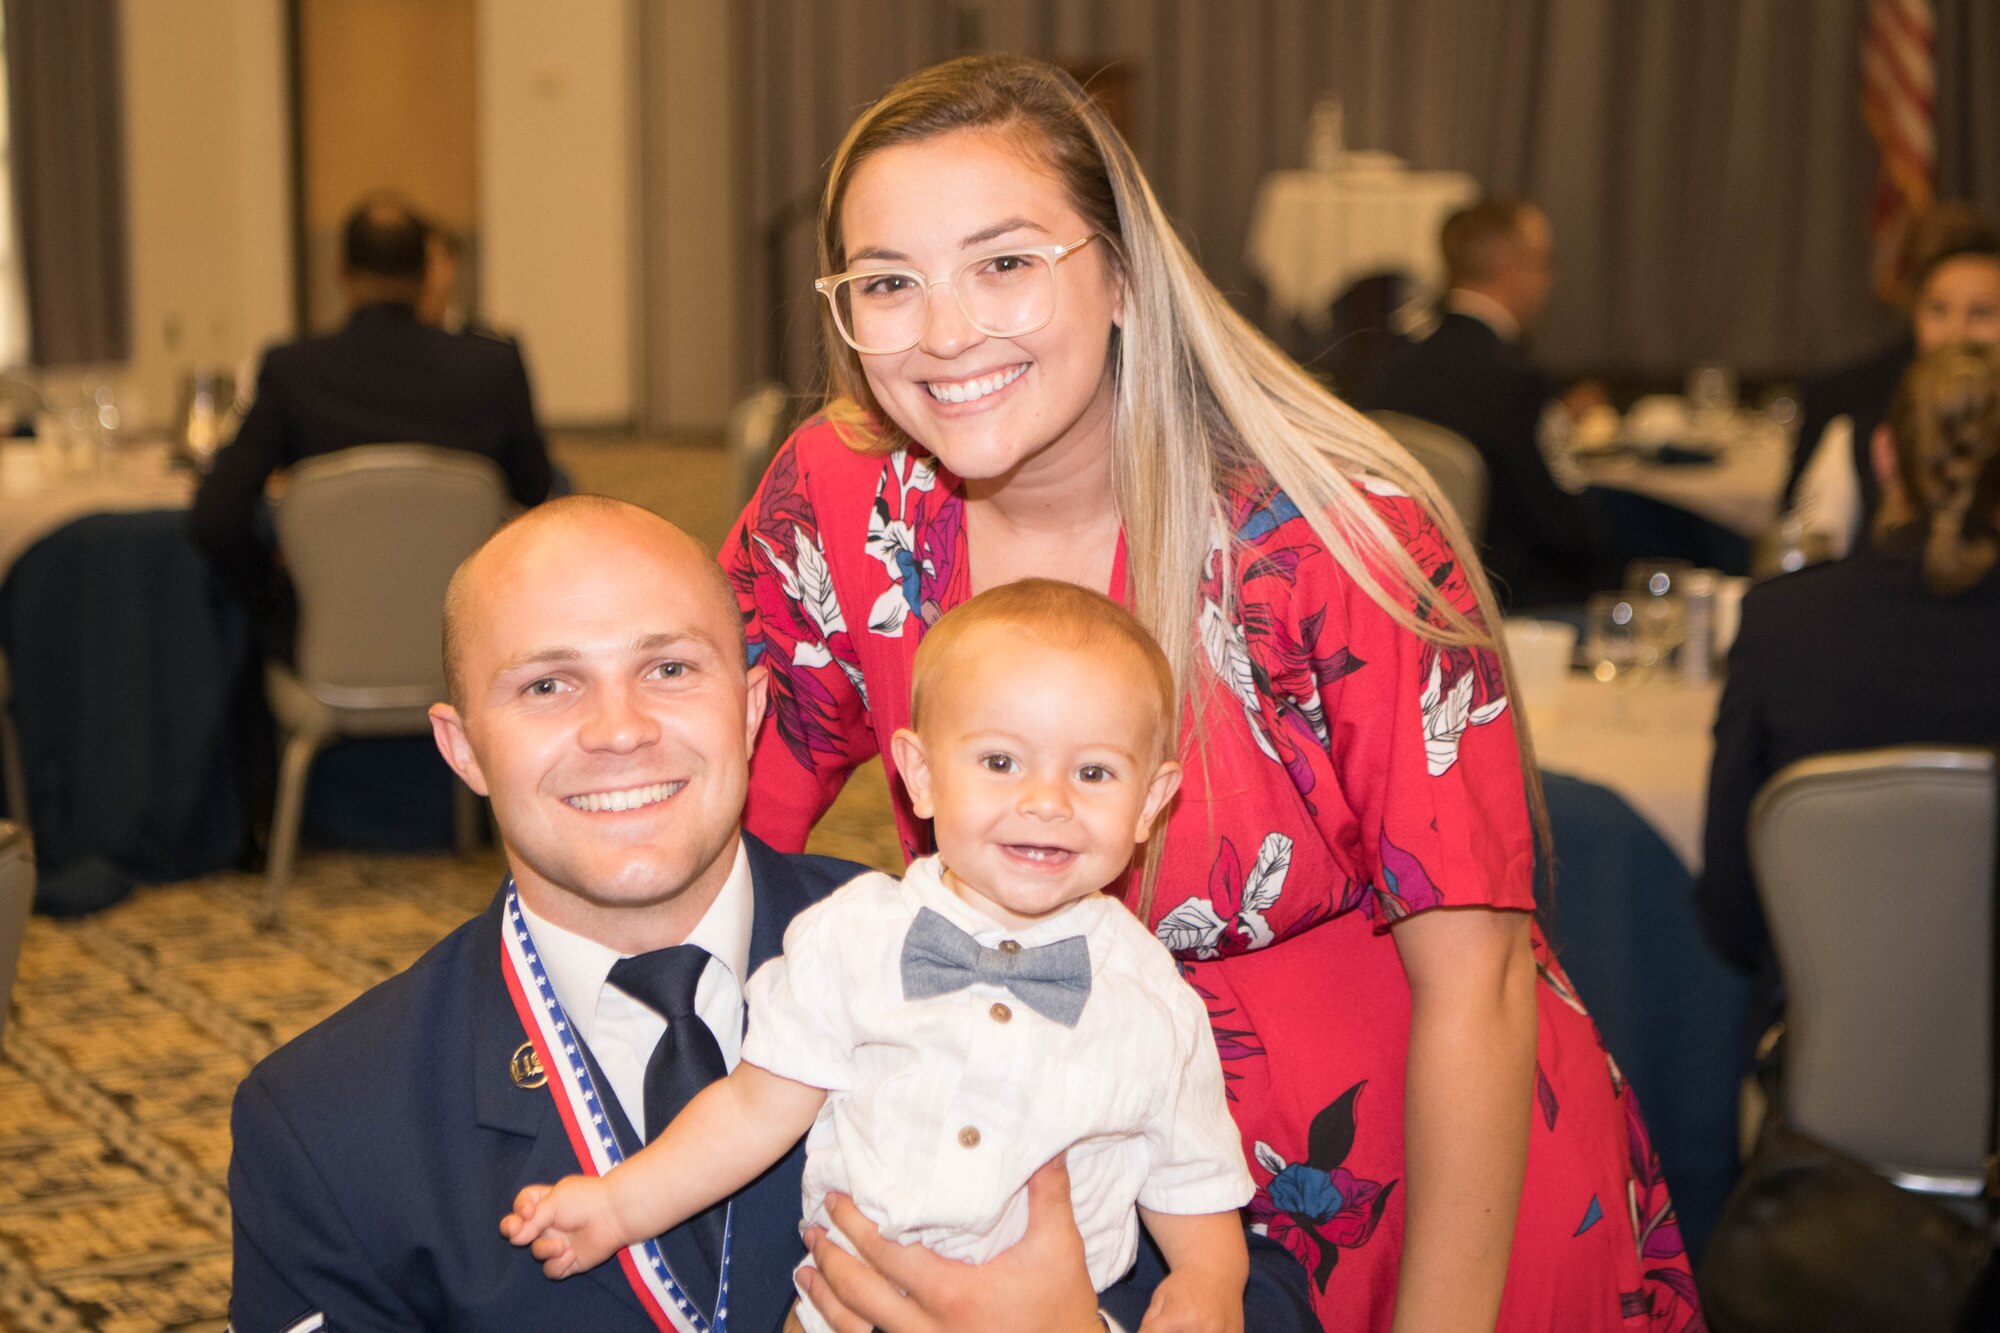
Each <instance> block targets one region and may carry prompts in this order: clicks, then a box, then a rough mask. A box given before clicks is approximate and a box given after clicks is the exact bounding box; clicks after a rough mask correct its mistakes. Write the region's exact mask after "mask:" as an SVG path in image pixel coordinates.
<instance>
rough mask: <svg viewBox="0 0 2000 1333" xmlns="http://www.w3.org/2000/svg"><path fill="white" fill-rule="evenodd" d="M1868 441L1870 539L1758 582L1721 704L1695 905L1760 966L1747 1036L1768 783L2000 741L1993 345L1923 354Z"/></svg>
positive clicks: (1999, 413)
mask: <svg viewBox="0 0 2000 1333" xmlns="http://www.w3.org/2000/svg"><path fill="white" fill-rule="evenodd" d="M1920 319H1921V317H1920ZM1921 328H1922V324H1921V322H1920V323H1919V329H1920V330H1921ZM1921 336H1922V334H1921V332H1920V333H1919V337H1921ZM1869 455H1870V460H1871V464H1872V466H1873V469H1874V472H1875V477H1876V481H1877V483H1878V484H1879V486H1880V488H1881V495H1882V504H1881V508H1880V510H1879V511H1878V513H1877V514H1876V518H1875V524H1874V529H1873V532H1872V534H1871V536H1872V538H1873V540H1872V542H1871V544H1870V545H1869V546H1868V547H1865V548H1863V549H1862V550H1861V551H1859V552H1857V553H1856V554H1855V555H1854V556H1853V557H1852V558H1850V559H1847V560H1841V561H1836V562H1833V563H1830V564H1821V565H1814V566H1812V567H1810V568H1807V569H1803V570H1800V571H1799V572H1797V573H1794V574H1787V575H1784V576H1783V577H1780V578H1776V579H1772V580H1770V581H1768V582H1765V583H1761V584H1758V585H1757V586H1756V587H1754V588H1752V589H1751V590H1750V593H1749V595H1748V596H1747V597H1746V598H1745V599H1744V601H1743V620H1742V627H1741V629H1740V630H1739V631H1738V634H1737V637H1736V642H1735V645H1734V646H1733V647H1732V648H1731V649H1730V653H1729V675H1728V682H1727V684H1726V685H1725V686H1724V688H1723V693H1722V702H1721V705H1720V707H1719V708H1718V709H1717V712H1716V718H1715V757H1714V761H1713V767H1712V769H1711V771H1710V776H1709V783H1708V815H1707V820H1706V824H1705V830H1704V833H1703V841H1704V848H1703V865H1702V872H1701V878H1700V880H1699V881H1698V882H1697V884H1696V888H1695V902H1696V906H1697V908H1698V910H1699V912H1700V914H1701V920H1702V926H1703V928H1704V930H1705V931H1706V932H1707V934H1708V938H1709V940H1710V942H1711V943H1713V944H1714V946H1715V948H1716V951H1717V952H1718V953H1720V954H1721V955H1722V956H1723V957H1724V958H1725V959H1727V960H1728V961H1729V962H1731V963H1732V964H1734V965H1735V966H1736V967H1738V968H1741V969H1742V970H1744V971H1746V972H1749V973H1751V974H1752V975H1753V976H1754V977H1755V978H1756V980H1757V983H1758V1002H1757V1004H1756V1006H1755V1012H1754V1013H1753V1027H1752V1030H1751V1033H1750V1039H1751V1040H1752V1041H1753V1042H1754V1041H1755V1040H1756V1037H1757V1036H1758V1034H1760V1033H1761V1032H1762V1031H1763V1030H1764V1028H1765V1027H1768V1026H1769V1024H1770V1022H1771V1021H1772V1020H1774V1019H1775V1018H1777V1016H1778V1014H1779V1011H1780V1010H1781V1008H1782V1003H1783V998H1782V993H1781V989H1780V985H1779V976H1778V965H1777V958H1776V955H1775V954H1774V953H1773V952H1772V947H1771V937H1770V933H1769V931H1768V929H1767V928H1766V924H1765V921H1764V912H1763V909H1762V907H1761V906H1760V905H1759V903H1758V900H1757V886H1756V880H1755V877H1754V876H1753V875H1752V873H1751V868H1750V854H1749V846H1748V842H1747V830H1748V827H1749V820H1750V804H1751V801H1752V800H1753V799H1754V798H1755V796H1756V794H1757V792H1758V789H1759V788H1761V787H1762V786H1763V785H1764V783H1765V782H1766V781H1767V780H1769V779H1770V777H1771V776H1772V775H1773V774H1775V773H1776V772H1777V771H1778V770H1779V769H1781V768H1783V767H1784V766H1785V765H1787V764H1789V763H1791V762H1793V761H1794V760H1798V759H1803V758H1806V757H1807V756H1810V755H1816V754H1826V753H1830V752H1834V751H1840V750H1861V749H1872V748H1874V747H1876V746H1883V745H1906V744H1920V743H1935V744H1945V745H1996V744H2000V690H1996V689H1995V688H1994V687H1993V666H1992V664H1993V661H1994V659H1995V658H1996V657H2000V573H1996V571H1995V560H1996V556H2000V347H1996V346H1995V345H1994V344H1993V343H1991V342H1987V343H1984V344H1973V343H1955V344H1950V345H1947V346H1945V347H1942V348H1938V349H1935V350H1932V351H1929V352H1926V353H1925V354H1923V355H1922V356H1921V357H1920V359H1919V360H1918V361H1917V362H1916V363H1915V365H1913V366H1912V367H1911V368H1910V370H1909V372H1908V373H1907V374H1906V375H1905V376H1904V377H1903V381H1902V386H1901V388H1900V389H1899V390H1898V392H1897V396H1896V399H1895V402H1894V406H1893V407H1892V409H1891V411H1890V413H1889V419H1888V421H1887V423H1886V424H1885V425H1882V426H1879V427H1877V428H1876V429H1875V430H1874V431H1872V432H1871V433H1870V436H1869ZM1890 683H1892V684H1893V688H1885V684H1890Z"/></svg>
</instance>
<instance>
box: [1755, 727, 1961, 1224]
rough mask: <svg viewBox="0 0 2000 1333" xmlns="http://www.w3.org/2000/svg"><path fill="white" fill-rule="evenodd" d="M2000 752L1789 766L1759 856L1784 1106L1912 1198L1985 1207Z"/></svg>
mask: <svg viewBox="0 0 2000 1333" xmlns="http://www.w3.org/2000/svg"><path fill="white" fill-rule="evenodd" d="M1996 804H2000V803H1997V802H1996V793H1995V782H1994V755H1993V752H1992V751H1990V750H1975V749H1947V748H1942V747H1928V746H1925V747H1918V746H1905V747H1895V748H1890V749H1881V750H1861V751H1855V752H1851V753H1845V754H1830V755H1820V756H1815V757H1813V758H1809V759H1802V760H1799V761H1798V762H1797V763H1794V764H1790V765H1788V766H1786V767H1785V768H1783V769H1781V770H1780V771H1779V772H1778V773H1777V774H1776V776H1774V777H1773V778H1772V779H1771V780H1770V781H1769V782H1767V783H1766V784H1765V785H1764V788H1763V790H1762V791H1760V792H1759V793H1758V794H1757V798H1756V800H1755V801H1754V802H1753V803H1752V805H1751V811H1750V828H1749V843H1750V860H1751V865H1752V868H1753V870H1754V872H1755V874H1756V877H1757V891H1758V896H1759V897H1760V898H1761V899H1762V901H1763V904H1764V913H1765V916H1766V918H1767V919H1768V921H1769V923H1770V928H1771V936H1772V940H1773V942H1774V943H1775V945H1776V947H1777V953H1778V962H1779V966H1780V968H1781V970H1782V972H1783V974H1784V979H1785V989H1786V996H1787V999H1786V1015H1785V1031H1784V1042H1785V1053H1784V1062H1783V1069H1782V1072H1781V1073H1780V1075H1779V1077H1778V1080H1777V1085H1776V1088H1775V1095H1776V1098H1777V1106H1776V1108H1775V1109H1776V1111H1777V1113H1778V1115H1779V1116H1780V1117H1781V1118H1782V1120H1783V1121H1784V1123H1785V1124H1786V1125H1787V1126H1789V1127H1790V1128H1791V1129H1793V1130H1796V1131H1798V1132H1799V1133H1801V1134H1804V1135H1807V1136H1808V1137H1810V1138H1813V1139H1816V1140H1818V1141H1819V1142H1821V1143H1823V1144H1825V1145H1826V1146H1828V1147H1830V1148H1834V1149H1836V1150H1838V1151H1841V1152H1844V1153H1846V1154H1847V1155H1848V1156H1849V1157H1852V1158H1855V1159H1857V1160H1859V1161H1861V1162H1864V1163H1866V1164H1868V1165H1869V1166H1871V1167H1873V1168H1874V1169H1875V1170H1876V1171H1877V1173H1878V1174H1880V1175H1882V1176H1883V1177H1885V1178H1887V1179H1888V1180H1891V1181H1893V1182H1894V1183H1896V1184H1897V1185H1900V1186H1902V1187H1903V1188H1904V1189H1906V1190H1909V1191H1911V1192H1913V1193H1918V1194H1924V1195H1928V1196H1931V1197H1933V1198H1936V1199H1939V1200H1940V1201H1951V1200H1958V1201H1966V1202H1968V1203H1969V1202H1970V1201H1975V1200H1977V1199H1978V1198H1979V1197H1980V1194H1981V1189H1982V1185H1983V1182H1984V1179H1985V1166H1984V1160H1985V1156H1986V1151H1987V1140H1988V1136H1989V1133H1990V1132H1991V1129H1992V1126H1991V1125H1990V1123H1989V1121H1988V1117H1989V1116H1991V1115H1992V1114H1993V1104H1992V1102H1991V1101H1990V1100H1989V1086H1990V1080H1991V1078H1992V1077H1993V1073H1994V1071H1993V1069H1992V1049H1991V1036H1990V1033H1989V1028H1990V1025H1991V1017H1992V1015H1991V1012H1990V1011H1991V1008H1992V1006H1991V1005H1990V1003H1989V1000H1988V997H1989V996H1990V995H1991V993H1992V992H1991V987H1992V984H1993V967H1994V957H1993V954H1994V921H1993V913H1994V911H1995V902H1994V897H1995V892H1994V890H1995V882H1996V881H1995V850H1996V849H1995V824H1996Z"/></svg>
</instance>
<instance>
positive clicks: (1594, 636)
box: [1583, 592, 1651, 685]
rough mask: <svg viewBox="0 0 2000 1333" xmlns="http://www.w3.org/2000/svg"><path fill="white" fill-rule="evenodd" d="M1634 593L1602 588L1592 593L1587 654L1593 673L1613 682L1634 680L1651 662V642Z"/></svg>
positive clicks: (1585, 630)
mask: <svg viewBox="0 0 2000 1333" xmlns="http://www.w3.org/2000/svg"><path fill="white" fill-rule="evenodd" d="M1637 600H1638V599H1636V598H1634V597H1633V596H1632V595H1631V594H1630V593H1623V592H1600V593H1595V594H1593V595H1592V596H1591V599H1590V605H1589V609H1588V612H1587V613H1586V615H1585V618H1584V628H1583V657H1584V661H1585V662H1586V663H1588V664H1589V667H1590V674H1591V675H1593V676H1595V677H1596V678H1597V679H1598V680H1600V681H1603V682H1604V683H1605V684H1607V685H1609V684H1612V683H1613V682H1616V681H1620V680H1623V681H1625V682H1627V683H1630V682H1631V681H1632V680H1633V679H1634V675H1635V673H1636V672H1638V671H1640V670H1642V669H1644V668H1645V667H1647V666H1649V665H1651V664H1650V663H1649V662H1647V661H1646V653H1647V652H1648V651H1649V645H1648V644H1647V643H1646V642H1645V640H1644V639H1643V637H1642V636H1641V633H1640V619H1639V613H1638V608H1637V606H1636V605H1635V603H1636V601H1637Z"/></svg>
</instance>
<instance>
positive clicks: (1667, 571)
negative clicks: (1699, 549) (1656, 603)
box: [1625, 555, 1694, 597]
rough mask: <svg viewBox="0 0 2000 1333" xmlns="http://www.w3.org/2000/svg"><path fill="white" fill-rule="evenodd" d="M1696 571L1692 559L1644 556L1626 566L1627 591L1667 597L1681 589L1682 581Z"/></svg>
mask: <svg viewBox="0 0 2000 1333" xmlns="http://www.w3.org/2000/svg"><path fill="white" fill-rule="evenodd" d="M1692 573H1694V562H1693V561H1692V560H1681V559H1677V558H1675V557H1673V556H1665V555H1657V556H1642V557H1641V558H1640V559H1637V560H1634V561H1632V562H1631V563H1629V564H1627V565H1626V566H1625V587H1626V590H1627V591H1630V592H1635V593H1644V594H1646V595H1647V596H1649V597H1666V596H1668V595H1670V594H1672V593H1677V592H1679V591H1680V590H1681V587H1680V585H1681V582H1682V580H1684V579H1686V578H1687V576H1688V575H1690V574H1692Z"/></svg>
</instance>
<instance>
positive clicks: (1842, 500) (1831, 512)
mask: <svg viewBox="0 0 2000 1333" xmlns="http://www.w3.org/2000/svg"><path fill="white" fill-rule="evenodd" d="M1914 291H1915V295H1914V296H1913V297H1912V298H1911V301H1910V340H1911V343H1912V345H1913V346H1914V347H1915V349H1916V355H1917V356H1922V355H1923V354H1924V353H1925V352H1928V351H1930V350H1931V349H1932V348H1934V347H1943V346H1944V345H1946V344H1947V343H1954V342H1978V343H2000V233H1996V232H1994V231H1993V229H1992V228H1990V227H1988V226H1987V225H1986V224H1985V223H1983V222H1980V221H1978V220H1977V219H1976V218H1959V220H1958V221H1957V222H1956V230H1955V231H1954V232H1953V233H1952V234H1951V235H1950V237H1949V238H1948V240H1947V241H1946V242H1945V243H1943V244H1942V245H1941V247H1940V248H1939V249H1938V250H1937V251H1936V252H1935V253H1934V254H1933V255H1931V256H1930V257H1929V258H1928V259H1927V260H1925V262H1924V263H1923V266H1922V267H1921V268H1919V269H1918V270H1917V273H1916V281H1915V288H1914ZM1891 392H1893V386H1890V387H1889V388H1887V389H1885V390H1884V391H1882V392H1881V395H1880V398H1879V399H1878V400H1876V401H1873V402H1864V403H1857V404H1856V405H1854V406H1853V407H1851V408H1850V409H1849V410H1848V411H1847V412H1845V413H1843V414H1842V415H1840V416H1837V417H1835V418H1834V419H1833V420H1832V421H1830V422H1828V423H1827V426H1826V429H1825V430H1824V431H1823V432H1821V434H1820V438H1819V441H1818V443H1816V444H1815V445H1813V446H1812V454H1811V456H1810V458H1809V459H1808V460H1807V461H1806V464H1805V468H1804V471H1803V473H1802V475H1801V476H1800V478H1799V484H1798V488H1797V491H1796V493H1795V494H1794V496H1793V498H1792V506H1791V515H1792V516H1793V517H1795V518H1796V519H1797V520H1798V521H1799V523H1800V524H1801V526H1803V527H1804V528H1805V529H1806V530H1807V531H1810V532H1820V533H1824V534H1825V535H1826V538H1827V541H1828V546H1829V550H1830V552H1831V554H1833V555H1834V556H1836V557H1839V556H1843V555H1846V554H1847V553H1848V552H1849V551H1851V550H1854V549H1856V548H1857V547H1858V546H1862V545H1865V544H1866V541H1865V539H1866V537H1867V534H1868V531H1869V529H1870V527H1871V525H1872V524H1873V523H1874V520H1875V515H1876V513H1877V511H1878V510H1879V508H1880V507H1881V503H1882V495H1881V491H1880V489H1879V488H1878V486H1877V484H1876V468H1875V465H1874V463H1873V461H1872V460H1871V459H1870V456H1869V451H1870V448H1871V443H1870V442H1871V440H1872V439H1873V437H1874V434H1875V428H1876V426H1878V425H1880V424H1881V423H1882V421H1883V420H1884V418H1885V417H1886V416H1887V414H1888V410H1889V401H1888V399H1889V396H1890V393H1891Z"/></svg>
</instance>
